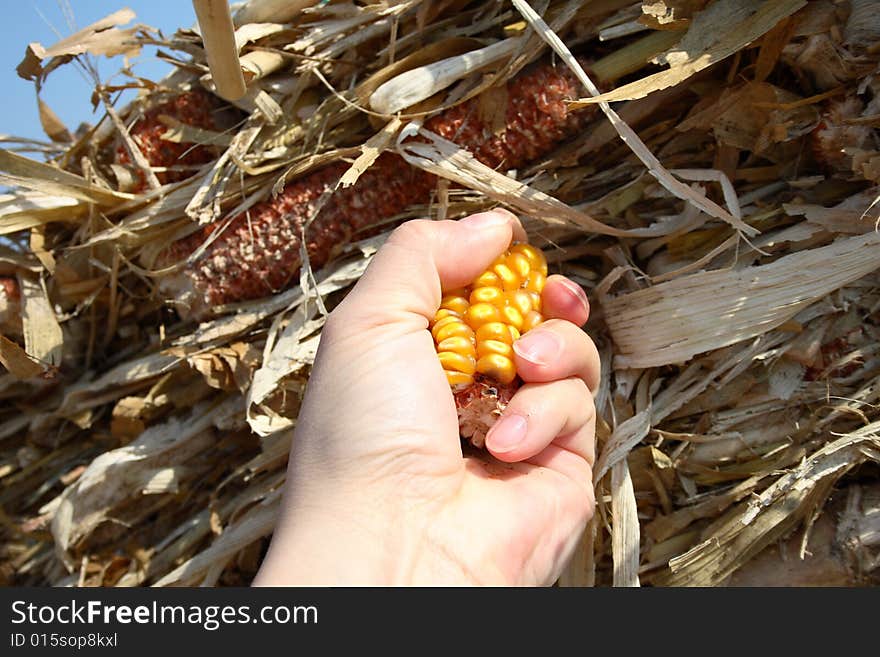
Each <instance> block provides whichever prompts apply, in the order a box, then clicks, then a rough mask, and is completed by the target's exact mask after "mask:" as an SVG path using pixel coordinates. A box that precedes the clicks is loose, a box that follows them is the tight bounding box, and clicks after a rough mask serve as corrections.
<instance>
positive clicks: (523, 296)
mask: <svg viewBox="0 0 880 657" xmlns="http://www.w3.org/2000/svg"><path fill="white" fill-rule="evenodd" d="M506 301H507V305H508V306H513V307H514V308H516V309H517V310H519V312H520V314H522V315H523V317H525V315H526V314H527V313H528V312H529V311H530V310H534V308H532V298H531V296H529V292H526V291H525V290H514V291H513V292H508V293H507V297H506Z"/></svg>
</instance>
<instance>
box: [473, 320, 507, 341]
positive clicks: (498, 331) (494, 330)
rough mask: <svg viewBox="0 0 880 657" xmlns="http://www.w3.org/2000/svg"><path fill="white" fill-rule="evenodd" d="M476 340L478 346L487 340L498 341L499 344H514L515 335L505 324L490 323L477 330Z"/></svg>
mask: <svg viewBox="0 0 880 657" xmlns="http://www.w3.org/2000/svg"><path fill="white" fill-rule="evenodd" d="M476 338H477V344H479V343H481V342H484V341H486V340H498V341H499V342H506V343H507V344H513V335H512V334H511V332H510V327H508V326H507V324H505V323H504V322H490V323H488V324H483V325H482V326H481V327H480V328H478V329H477V334H476Z"/></svg>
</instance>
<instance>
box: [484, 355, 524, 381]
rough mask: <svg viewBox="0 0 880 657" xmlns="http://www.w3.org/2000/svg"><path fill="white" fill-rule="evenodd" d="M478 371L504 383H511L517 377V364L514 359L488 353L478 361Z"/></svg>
mask: <svg viewBox="0 0 880 657" xmlns="http://www.w3.org/2000/svg"><path fill="white" fill-rule="evenodd" d="M477 372H479V373H480V374H484V375H486V376H488V377H490V378H492V379H494V380H495V381H497V382H498V383H501V384H502V385H506V384H508V383H511V382H512V381H513V380H514V379H515V378H516V366H515V365H514V364H513V361H512V360H510V359H509V358H506V357H505V356H499V355H498V354H488V355H486V356H483V357H482V358H480V360H478V361H477Z"/></svg>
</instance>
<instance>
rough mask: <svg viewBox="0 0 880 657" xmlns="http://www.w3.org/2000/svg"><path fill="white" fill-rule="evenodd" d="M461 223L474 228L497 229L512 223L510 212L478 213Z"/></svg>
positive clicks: (491, 211) (492, 211)
mask: <svg viewBox="0 0 880 657" xmlns="http://www.w3.org/2000/svg"><path fill="white" fill-rule="evenodd" d="M461 223H463V224H467V225H468V226H471V227H473V228H479V229H483V228H495V227H496V226H503V225H504V224H509V223H510V213H509V212H498V211H495V210H490V211H489V212H478V213H477V214H472V215H471V216H469V217H465V218H464V219H462V220H461Z"/></svg>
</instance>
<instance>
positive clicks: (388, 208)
mask: <svg viewBox="0 0 880 657" xmlns="http://www.w3.org/2000/svg"><path fill="white" fill-rule="evenodd" d="M577 84H578V83H577V80H576V79H575V78H574V76H573V75H572V74H571V73H570V72H569V71H568V69H566V68H556V67H553V66H550V65H541V66H535V67H533V68H532V69H530V70H528V71H527V72H525V73H523V74H521V75H520V76H518V77H517V78H516V79H515V80H513V81H512V82H510V83H509V84H508V87H507V98H508V104H507V110H506V127H505V129H504V130H502V131H501V132H494V131H493V130H492V129H491V128H490V126H488V125H486V124H484V123H483V122H482V121H481V120H480V118H479V113H478V105H477V100H476V99H474V100H471V101H468V102H465V103H462V104H460V105H458V106H456V107H454V108H452V109H450V110H448V111H446V112H444V113H442V114H440V115H438V116H436V117H434V118H432V119H430V120H429V121H427V122H426V124H425V127H426V128H427V129H428V130H431V131H433V132H435V133H438V134H440V135H441V136H443V137H446V138H447V139H450V140H451V141H454V142H455V143H457V144H459V145H461V146H463V147H465V148H467V149H468V150H470V151H471V152H472V153H474V155H475V156H476V158H477V159H478V160H480V161H481V162H482V163H483V164H486V165H488V166H490V167H493V168H517V167H521V166H523V165H524V164H525V163H527V162H529V161H530V160H532V159H534V158H535V157H537V156H539V155H541V154H543V153H547V152H548V151H549V150H550V149H551V148H553V146H554V145H556V144H557V143H559V142H560V141H561V140H562V139H564V138H565V137H566V136H567V135H570V134H572V133H574V132H575V131H577V130H578V129H579V128H580V127H582V126H583V125H584V124H585V122H586V121H587V120H588V119H589V117H590V116H592V113H593V112H591V111H582V112H578V113H573V112H569V111H568V107H567V105H566V103H565V101H566V99H570V98H575V97H576V96H577ZM345 169H346V165H344V164H339V165H332V166H330V167H326V168H323V169H321V170H319V171H316V172H314V173H312V174H310V175H309V176H306V177H304V178H302V179H300V180H298V181H294V182H293V183H291V184H289V185H287V186H286V187H285V188H284V190H283V191H282V192H281V193H280V194H279V195H278V196H277V197H276V198H274V199H270V200H267V201H264V202H262V203H259V204H257V205H255V206H254V207H253V208H251V209H250V211H249V212H248V213H246V214H242V215H239V216H238V217H236V218H234V219H233V220H232V221H231V222H230V225H229V226H228V227H227V228H226V229H225V231H224V232H223V234H222V235H220V236H219V237H218V238H217V239H216V240H215V241H214V242H212V243H211V244H210V245H209V246H208V247H207V248H206V249H205V251H204V253H202V254H201V255H200V256H199V258H198V259H197V260H196V261H195V262H193V263H191V264H189V265H188V266H187V267H186V268H184V269H183V270H182V271H180V272H178V273H177V274H175V275H173V276H169V277H166V278H165V279H164V280H163V281H162V282H161V284H160V289H161V290H162V292H163V294H164V295H166V297H168V298H172V299H174V300H175V302H176V305H177V308H178V310H179V312H180V313H181V315H183V316H194V317H197V318H198V317H200V316H203V315H204V314H206V313H207V312H208V311H210V309H211V308H212V307H214V306H217V305H222V304H227V303H232V302H237V301H244V300H249V299H255V298H259V297H262V296H266V295H267V294H271V293H274V292H278V291H280V290H281V289H283V288H284V287H285V286H287V285H289V284H290V283H291V282H292V281H295V280H296V277H297V274H298V271H299V268H300V264H301V262H300V243H301V235H302V234H303V233H305V238H306V249H307V252H308V255H309V262H310V264H311V266H312V267H313V268H315V269H317V268H319V267H321V266H323V265H324V264H325V263H326V262H327V261H328V259H329V258H330V257H332V255H333V253H334V250H335V249H338V248H340V247H342V246H343V245H344V244H345V243H346V241H347V240H348V239H350V238H351V236H352V235H354V234H355V233H357V232H358V231H360V230H362V229H363V228H365V227H367V226H371V225H374V224H378V223H380V222H381V221H382V220H384V219H387V218H389V217H392V216H394V215H395V214H398V213H400V212H401V211H403V210H404V209H406V207H407V206H409V205H412V204H415V203H417V202H427V201H428V200H429V199H430V192H431V189H432V187H433V186H434V184H435V178H434V176H433V175H431V174H428V173H426V172H424V171H422V170H420V169H415V168H413V167H410V166H409V165H408V164H406V162H405V161H404V160H403V159H402V158H400V157H399V156H397V155H393V154H387V153H386V154H383V155H382V156H381V157H379V158H378V159H377V160H376V162H375V163H374V164H373V165H372V166H371V167H370V168H369V169H368V170H367V171H365V172H364V173H363V174H362V175H361V177H360V178H359V179H358V181H357V183H356V184H355V185H353V186H351V187H348V188H345V189H340V190H338V191H336V192H335V193H334V194H333V196H332V197H331V198H330V200H329V201H328V202H327V203H326V204H325V205H324V207H323V208H322V209H321V211H320V213H319V214H318V215H317V217H316V218H315V219H314V220H313V221H312V223H311V224H310V225H309V227H308V229H305V228H304V227H305V226H306V223H307V222H308V220H309V219H310V217H311V215H312V214H313V212H314V209H315V203H316V201H317V199H318V198H320V197H321V195H322V194H323V193H324V192H325V191H326V190H328V189H330V187H331V186H332V185H334V184H335V182H336V180H338V178H339V176H340V175H341V174H342V172H343V171H345ZM214 229H215V226H208V227H206V229H204V230H201V231H198V232H196V233H194V234H192V235H190V236H188V237H186V238H184V239H182V240H180V241H179V242H177V243H176V244H174V245H172V246H171V247H170V248H169V249H168V250H167V251H166V252H165V253H163V254H162V256H161V257H160V259H159V262H158V264H159V266H167V265H169V264H172V263H175V262H177V261H179V260H181V259H183V258H185V257H188V256H189V255H190V254H191V253H193V252H194V251H195V250H196V249H197V248H198V247H199V246H200V245H201V244H202V243H204V241H205V240H206V238H207V236H208V235H209V234H210V233H211V232H212V231H213V230H214Z"/></svg>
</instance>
